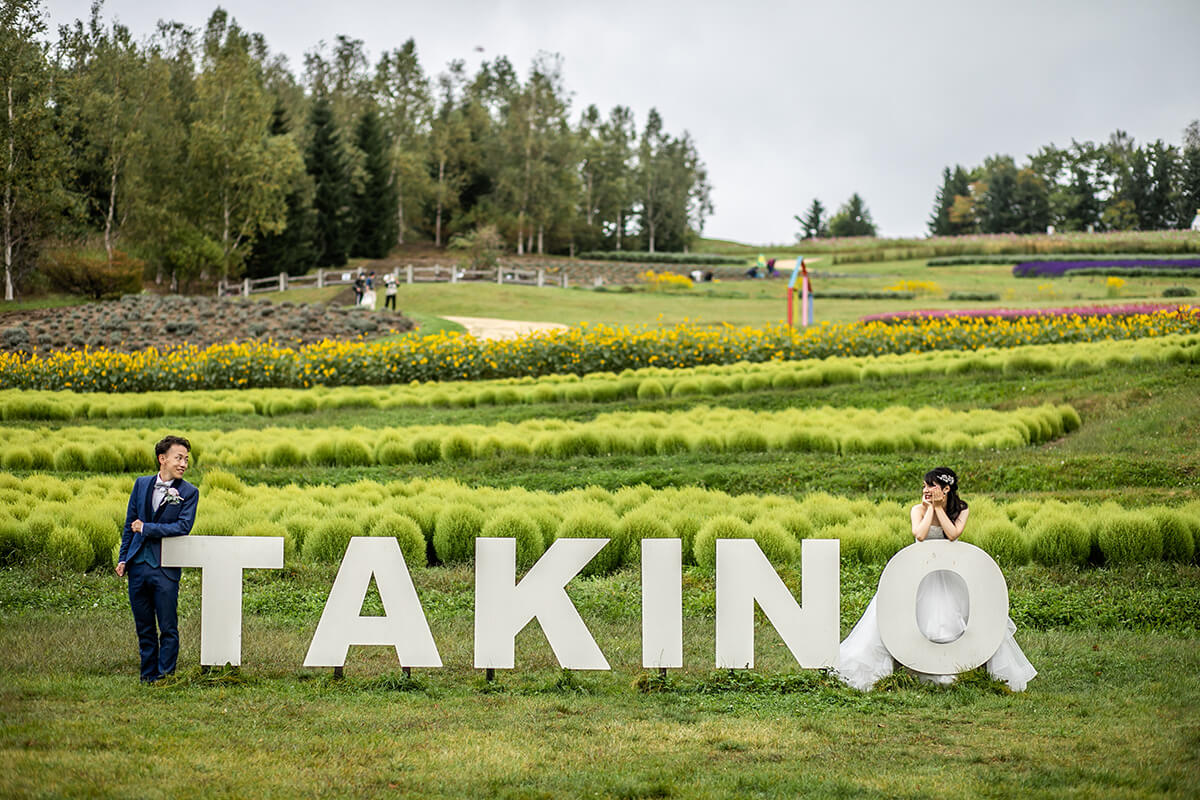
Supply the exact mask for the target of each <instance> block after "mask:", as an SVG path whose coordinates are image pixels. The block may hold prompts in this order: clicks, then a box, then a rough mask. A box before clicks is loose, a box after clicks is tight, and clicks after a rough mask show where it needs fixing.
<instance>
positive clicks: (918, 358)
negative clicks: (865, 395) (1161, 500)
mask: <svg viewBox="0 0 1200 800" xmlns="http://www.w3.org/2000/svg"><path fill="white" fill-rule="evenodd" d="M1134 361H1137V362H1159V363H1177V362H1178V363H1182V362H1191V363H1200V335H1198V334H1176V335H1169V336H1155V337H1151V338H1146V339H1124V340H1115V341H1100V342H1069V343H1056V344H1036V345H1027V346H1023V347H1009V348H992V347H983V348H980V349H977V350H971V351H962V352H960V351H946V350H940V351H932V352H916V353H902V354H894V355H881V356H857V357H855V356H844V357H831V358H825V359H806V360H803V361H783V360H777V361H766V362H748V361H739V362H736V363H733V364H727V365H707V366H700V367H684V368H676V369H668V368H662V367H645V368H643V369H638V370H625V371H622V372H621V373H619V374H618V373H613V372H598V373H593V374H590V375H586V376H584V377H582V378H581V377H578V376H576V375H546V376H542V377H540V378H505V379H500V380H488V381H457V382H436V381H431V382H427V383H419V382H414V383H412V384H399V385H393V386H342V387H334V388H329V387H324V386H319V387H316V388H313V389H243V390H240V391H238V390H216V391H193V392H188V393H186V394H184V395H181V394H180V393H178V392H149V393H146V394H143V395H132V394H96V393H82V392H70V391H36V390H29V389H23V390H18V389H8V390H2V391H0V419H4V420H7V421H14V422H16V421H44V422H66V421H70V420H82V419H103V418H122V419H126V418H129V419H137V418H144V415H145V411H146V408H147V405H148V403H151V402H153V403H156V404H158V405H160V406H161V407H163V408H165V409H169V411H170V413H171V414H172V416H174V415H179V416H193V415H195V416H200V415H208V414H213V415H234V414H236V415H247V416H248V415H258V416H265V417H274V416H278V415H282V414H316V413H320V412H322V411H326V410H331V409H339V408H347V407H351V406H353V407H357V408H376V409H390V408H451V407H454V408H470V407H474V406H492V405H518V404H539V403H609V402H618V401H629V400H633V399H638V400H645V401H653V400H659V399H662V398H664V397H667V396H671V397H719V396H721V395H724V394H729V393H731V392H758V391H789V390H794V389H797V388H801V387H804V386H820V385H823V384H826V385H827V384H836V383H853V382H857V381H860V380H880V381H884V380H890V379H892V378H898V379H902V378H911V377H920V376H929V375H941V374H953V375H961V374H985V375H986V374H991V373H995V372H1000V371H1003V370H1005V369H1006V367H1007V370H1008V371H1009V372H1012V371H1014V370H1015V369H1017V366H1016V365H1018V364H1021V363H1027V364H1028V363H1036V364H1038V365H1041V366H1039V367H1038V370H1039V371H1044V372H1070V371H1078V370H1088V369H1094V370H1098V369H1103V368H1105V367H1107V366H1110V365H1112V364H1115V363H1132V362H1134ZM439 447H440V445H439ZM410 449H411V448H410ZM121 455H122V457H124V458H125V459H127V460H128V459H130V456H131V455H132V456H133V463H132V464H130V465H129V466H127V467H126V468H127V469H146V468H148V467H150V466H152V462H153V460H152V459H149V460H148V459H147V456H146V455H145V454H144V453H143V454H140V455H138V454H130V453H128V452H122V453H121ZM425 456H427V458H423V459H421V460H426V461H433V460H437V459H439V458H441V457H442V454H441V452H440V450H439V451H438V452H437V453H436V454H434V453H426V454H425ZM265 457H266V460H267V463H268V464H270V465H271V466H280V467H285V466H292V465H295V464H299V463H302V462H303V458H302V457H301V455H300V453H299V451H298V450H297V449H296V448H295V446H294V445H293V444H291V443H287V442H284V443H279V444H278V446H277V449H273V450H271V451H270V452H269V453H267V454H265ZM344 457H346V456H344ZM110 458H111V456H110ZM329 458H330V460H331V461H330V463H336V461H337V454H336V451H331V452H330V455H329ZM388 458H389V459H394V460H392V461H384V460H383V459H380V461H381V463H403V462H404V461H411V460H412V455H411V454H409V453H406V452H404V451H397V452H394V453H392V454H390V455H389V456H388ZM114 460H115V459H114ZM0 467H3V468H5V469H12V470H21V469H34V468H37V469H43V468H45V465H43V464H40V463H39V462H38V461H37V459H36V458H35V457H34V455H33V453H32V452H28V451H21V450H16V451H10V450H8V449H5V450H3V451H0ZM112 471H116V470H112Z"/></svg>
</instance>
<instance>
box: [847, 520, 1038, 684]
mask: <svg viewBox="0 0 1200 800" xmlns="http://www.w3.org/2000/svg"><path fill="white" fill-rule="evenodd" d="M925 538H926V539H927V540H929V539H945V538H946V534H945V533H944V532H943V531H942V529H941V528H940V527H939V526H937V525H931V526H930V528H929V534H928V535H927V536H926V537H925ZM877 599H878V595H876V596H875V597H872V598H871V602H870V604H869V605H868V606H867V610H866V611H864V612H863V615H862V618H861V619H859V621H858V624H857V625H855V626H854V629H853V630H852V631H850V635H849V636H847V637H846V640H845V641H844V642H842V645H841V647H840V648H839V650H838V667H837V669H836V670H835V672H836V673H837V676H838V677H839V678H841V680H842V682H843V683H846V684H848V685H850V686H853V687H854V688H855V689H859V690H860V691H864V692H865V691H868V690H869V689H871V687H873V686H874V685H875V682H876V681H878V680H879V679H880V678H883V677H886V676H888V675H891V674H892V671H893V670H894V669H895V666H896V662H895V660H894V659H893V658H892V654H891V653H889V652H888V650H887V648H886V647H884V646H883V638H882V637H881V636H880V635H879V622H878V619H877V617H876V614H875V602H876V600H877ZM968 612H969V601H968V597H967V584H966V582H965V581H964V580H963V579H962V576H960V575H959V574H958V573H956V572H951V571H949V570H937V571H936V572H931V573H930V574H929V575H927V576H926V577H925V579H924V580H923V581H921V585H920V586H919V587H918V588H917V609H916V613H917V627H918V628H920V629H921V632H922V633H923V634H925V637H926V638H927V639H929V640H930V641H931V642H952V641H954V640H955V639H957V638H958V637H960V636H962V635H963V631H965V630H966V629H967V617H968ZM1016 631H1017V626H1016V625H1015V624H1014V623H1013V621H1012V619H1011V618H1010V619H1009V620H1008V632H1007V633H1005V635H1004V639H1003V641H1001V642H1000V647H999V649H997V650H996V653H995V654H994V655H993V656H992V657H991V658H990V659H988V662H987V671H988V674H989V675H991V676H992V677H993V678H996V679H997V680H1001V681H1004V682H1005V683H1007V684H1008V687H1009V688H1010V689H1012V690H1013V691H1014V692H1021V691H1024V690H1025V686H1026V684H1028V683H1029V681H1030V680H1032V679H1033V677H1034V676H1035V675H1037V670H1035V669H1034V668H1033V664H1031V663H1029V659H1027V658H1026V657H1025V654H1024V653H1023V652H1021V648H1020V647H1019V646H1018V645H1017V641H1016V639H1014V638H1013V634H1014V633H1016ZM915 674H916V676H917V677H918V678H920V679H921V680H923V681H926V682H929V683H937V684H943V685H944V684H950V683H953V682H954V681H955V679H956V678H957V677H958V676H956V675H927V674H925V673H923V672H917V673H915Z"/></svg>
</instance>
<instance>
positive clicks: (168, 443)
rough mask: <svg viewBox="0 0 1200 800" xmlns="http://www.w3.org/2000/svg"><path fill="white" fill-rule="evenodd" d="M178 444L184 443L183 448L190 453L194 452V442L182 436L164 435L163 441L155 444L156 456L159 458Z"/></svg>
mask: <svg viewBox="0 0 1200 800" xmlns="http://www.w3.org/2000/svg"><path fill="white" fill-rule="evenodd" d="M177 444H181V445H183V449H184V450H187V451H188V452H189V453H190V452H192V443H191V442H189V441H188V440H187V439H185V438H183V437H182V436H164V437H163V438H162V441H160V442H159V443H158V444H156V445H154V457H155V458H158V457H159V456H161V455H162V454H163V453H165V452H167V451H168V450H170V449H171V448H172V447H174V446H175V445H177Z"/></svg>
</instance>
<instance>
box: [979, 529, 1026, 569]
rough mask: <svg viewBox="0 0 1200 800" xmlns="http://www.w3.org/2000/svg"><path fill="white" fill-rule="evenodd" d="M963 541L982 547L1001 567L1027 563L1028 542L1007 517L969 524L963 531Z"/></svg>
mask: <svg viewBox="0 0 1200 800" xmlns="http://www.w3.org/2000/svg"><path fill="white" fill-rule="evenodd" d="M963 541H965V542H970V543H971V544H974V545H975V546H977V547H979V548H982V549H983V550H984V551H985V552H986V553H987V554H988V555H990V556H991V557H992V558H994V559H995V560H996V563H997V564H999V565H1000V566H1002V567H1016V566H1020V565H1022V564H1028V563H1029V557H1030V546H1029V542H1028V541H1027V540H1026V539H1025V537H1024V536H1022V535H1021V530H1020V528H1018V527H1017V526H1016V525H1015V524H1013V523H1012V522H1010V521H1009V520H1007V519H991V520H982V521H980V522H979V523H978V524H974V523H972V524H970V525H968V526H967V529H966V531H965V532H964V533H963Z"/></svg>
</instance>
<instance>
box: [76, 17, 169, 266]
mask: <svg viewBox="0 0 1200 800" xmlns="http://www.w3.org/2000/svg"><path fill="white" fill-rule="evenodd" d="M59 49H60V53H61V58H60V64H61V65H62V68H63V69H62V78H61V82H62V83H64V84H65V87H64V89H65V91H64V95H65V97H66V98H67V103H66V108H65V109H64V114H65V116H68V117H69V118H71V121H72V122H73V124H74V125H76V126H77V127H78V133H79V138H80V142H79V144H80V146H79V147H78V151H77V154H76V157H77V159H78V160H79V162H80V164H79V167H78V169H77V173H82V172H84V171H85V170H86V169H88V168H89V167H92V168H95V167H98V168H99V170H98V172H99V174H98V175H97V178H98V179H99V181H98V182H99V186H97V187H96V188H97V189H98V190H99V191H98V192H97V195H96V196H91V197H87V198H86V202H90V203H92V204H94V205H95V206H97V207H96V208H94V209H90V210H91V211H92V212H93V214H94V215H95V216H97V217H99V218H100V219H101V220H102V223H101V224H102V225H103V230H104V250H105V252H106V253H107V256H108V261H109V263H112V260H113V251H114V248H115V246H116V241H117V239H118V237H119V235H120V233H121V229H122V228H123V227H124V223H125V221H126V220H127V219H128V215H129V213H130V210H131V208H132V206H133V203H131V202H128V200H127V198H126V196H125V195H126V193H127V191H128V189H129V185H128V184H129V181H128V170H129V165H130V163H131V162H133V161H135V160H137V159H139V158H141V157H142V156H143V155H144V154H145V144H146V140H147V136H146V124H145V123H146V110H147V109H148V108H150V107H152V106H154V105H156V104H159V103H161V102H163V99H164V98H163V94H164V90H165V88H166V87H165V86H164V84H163V83H161V82H160V81H159V80H154V79H153V78H152V75H151V59H150V54H149V53H148V52H145V51H143V49H142V48H141V47H139V46H138V44H137V43H136V42H134V40H133V37H132V35H131V34H130V32H129V29H128V28H126V27H125V26H123V25H118V24H117V23H113V24H112V25H111V26H110V27H107V28H106V27H105V25H104V22H103V20H102V19H101V17H100V4H99V3H96V4H95V5H93V6H92V16H91V18H90V19H89V21H88V23H87V25H86V26H85V25H84V23H83V22H82V21H79V20H77V21H76V22H75V25H74V26H73V27H67V26H64V27H62V28H60V31H59Z"/></svg>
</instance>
